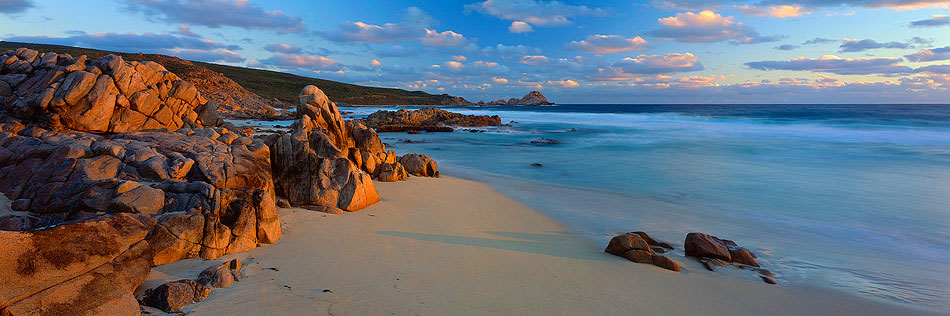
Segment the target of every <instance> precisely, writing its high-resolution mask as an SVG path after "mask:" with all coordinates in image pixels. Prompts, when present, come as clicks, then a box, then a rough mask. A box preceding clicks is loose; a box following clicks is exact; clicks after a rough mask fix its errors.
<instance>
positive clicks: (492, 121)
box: [363, 107, 501, 132]
mask: <svg viewBox="0 0 950 316" xmlns="http://www.w3.org/2000/svg"><path fill="white" fill-rule="evenodd" d="M363 123H364V124H366V126H368V127H370V128H374V129H376V131H377V132H406V131H410V130H412V131H426V132H451V131H453V129H452V127H450V126H461V127H481V126H498V125H501V118H500V117H498V115H493V116H487V115H465V114H460V113H453V112H449V111H445V110H442V109H439V108H436V107H424V108H421V109H418V110H413V111H409V110H406V109H400V110H398V111H385V110H380V111H377V112H376V113H373V114H370V115H369V116H367V117H366V118H365V119H363Z"/></svg>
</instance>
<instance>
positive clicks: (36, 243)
mask: <svg viewBox="0 0 950 316" xmlns="http://www.w3.org/2000/svg"><path fill="white" fill-rule="evenodd" d="M154 226H155V220H153V219H151V218H149V217H148V216H144V215H131V214H125V213H119V214H116V215H112V216H108V217H101V218H98V219H97V220H93V221H87V222H80V223H67V224H64V225H61V226H58V227H55V228H50V229H44V230H38V231H32V232H10V231H0V253H3V255H2V256H0V275H3V277H2V278H0V289H3V291H0V314H2V315H138V314H139V307H138V303H137V302H136V300H135V297H133V295H132V292H133V290H134V289H135V288H136V287H137V286H138V285H139V284H141V283H142V281H143V280H145V278H146V277H147V276H148V273H149V270H150V269H151V266H152V260H151V255H152V251H151V247H150V245H149V242H148V240H147V238H146V236H147V235H148V233H149V231H150V230H151V229H152V227H154Z"/></svg>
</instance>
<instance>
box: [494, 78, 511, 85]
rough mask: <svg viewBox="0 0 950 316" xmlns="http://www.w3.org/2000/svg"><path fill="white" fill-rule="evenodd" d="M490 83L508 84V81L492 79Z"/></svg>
mask: <svg viewBox="0 0 950 316" xmlns="http://www.w3.org/2000/svg"><path fill="white" fill-rule="evenodd" d="M492 82H494V83H497V84H508V79H505V78H498V77H495V78H492Z"/></svg>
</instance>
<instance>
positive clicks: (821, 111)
mask: <svg viewBox="0 0 950 316" xmlns="http://www.w3.org/2000/svg"><path fill="white" fill-rule="evenodd" d="M340 109H341V111H352V112H354V114H352V115H350V116H351V117H360V116H365V115H367V114H369V113H372V112H375V111H376V110H379V109H382V108H353V107H341V108H340ZM445 109H447V110H449V111H454V112H460V113H465V114H478V115H499V116H501V118H502V122H503V123H508V122H510V121H513V122H512V123H511V126H510V127H486V128H478V130H480V131H483V132H475V133H473V132H465V131H456V132H452V133H423V134H418V135H410V134H406V133H380V137H381V138H382V139H383V141H384V142H386V143H388V144H390V146H388V148H389V149H392V150H395V151H397V152H398V153H400V154H402V153H406V152H417V153H425V154H428V155H429V156H430V157H432V158H434V159H435V160H436V161H437V162H438V163H439V169H440V171H441V173H442V174H444V175H449V176H453V177H459V178H465V179H472V180H476V181H480V182H484V183H488V184H490V185H493V186H494V187H495V188H496V189H497V190H498V191H499V192H501V193H504V194H506V195H508V196H511V197H513V198H515V199H517V200H519V201H521V202H523V203H525V204H527V205H529V206H532V207H534V208H536V209H537V210H539V211H541V212H543V213H545V214H547V215H548V216H550V217H552V218H553V219H555V220H558V221H560V222H561V223H563V224H564V225H565V226H566V227H568V228H569V229H571V230H572V231H573V232H574V233H576V234H579V235H581V236H585V237H588V238H590V239H592V240H594V241H596V242H597V243H598V244H600V245H606V243H607V241H608V240H609V239H610V237H612V236H614V235H616V234H618V233H621V232H626V231H635V230H643V231H646V232H649V233H650V234H651V235H653V236H655V237H656V238H657V239H660V240H665V241H669V242H671V243H673V244H674V245H682V242H683V240H684V239H685V235H686V233H687V232H703V233H707V234H712V235H715V236H718V237H721V238H726V239H732V240H735V241H736V242H737V243H738V244H739V245H740V246H744V247H747V248H749V249H750V250H752V251H753V252H754V253H755V254H757V255H758V256H759V258H760V259H759V261H760V262H761V263H763V267H765V268H767V269H770V270H771V271H772V272H773V273H774V274H775V275H776V279H777V280H778V281H779V284H780V285H781V284H809V285H819V286H830V287H834V288H838V289H842V290H846V291H851V292H854V293H858V294H860V295H865V296H869V297H874V298H878V299H883V300H889V301H892V302H900V303H906V304H914V305H918V306H926V307H930V308H935V309H940V310H948V309H950V299H948V298H950V105H583V104H576V105H557V106H539V107H520V106H498V107H446V108H445ZM539 138H548V139H554V140H557V141H558V142H559V143H560V144H553V145H551V144H532V143H531V141H532V140H535V139H539ZM406 140H410V141H411V143H410V142H406ZM532 164H541V167H537V166H532ZM679 248H680V249H678V251H679V252H680V253H681V252H682V247H681V246H680V247H679ZM748 277H750V278H751V277H753V276H752V274H751V273H750V274H749V276H748Z"/></svg>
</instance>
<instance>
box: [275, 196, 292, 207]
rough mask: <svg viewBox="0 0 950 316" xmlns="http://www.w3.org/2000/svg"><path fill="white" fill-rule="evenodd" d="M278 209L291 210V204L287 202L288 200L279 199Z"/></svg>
mask: <svg viewBox="0 0 950 316" xmlns="http://www.w3.org/2000/svg"><path fill="white" fill-rule="evenodd" d="M277 207H279V208H291V205H290V202H287V199H284V198H279V199H277Z"/></svg>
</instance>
